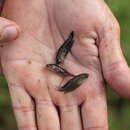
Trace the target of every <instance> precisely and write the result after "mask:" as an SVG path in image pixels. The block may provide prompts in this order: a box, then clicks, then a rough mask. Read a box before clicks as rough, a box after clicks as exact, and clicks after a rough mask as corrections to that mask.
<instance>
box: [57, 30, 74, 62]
mask: <svg viewBox="0 0 130 130" xmlns="http://www.w3.org/2000/svg"><path fill="white" fill-rule="evenodd" d="M73 38H74V32H71V33H70V35H69V37H68V38H67V40H65V41H64V43H63V45H62V46H61V47H60V48H59V50H58V52H57V55H56V64H60V63H62V62H63V61H64V59H65V57H66V56H67V54H68V53H69V52H70V50H71V48H72V46H73V44H74V39H73Z"/></svg>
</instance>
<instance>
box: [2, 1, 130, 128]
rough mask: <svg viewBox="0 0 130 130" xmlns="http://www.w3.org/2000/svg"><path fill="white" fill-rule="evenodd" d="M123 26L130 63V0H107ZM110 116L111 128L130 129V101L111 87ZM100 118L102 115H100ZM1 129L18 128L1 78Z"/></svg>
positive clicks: (124, 50) (123, 47)
mask: <svg viewBox="0 0 130 130" xmlns="http://www.w3.org/2000/svg"><path fill="white" fill-rule="evenodd" d="M106 2H107V4H108V5H109V7H110V8H111V10H112V11H113V13H114V15H115V16H116V18H117V20H118V21H119V23H120V26H121V46H122V49H123V52H124V55H125V57H126V59H127V61H128V64H129V65H130V44H129V43H130V7H129V5H130V0H123V1H122V0H106ZM107 93H108V116H109V128H110V130H130V102H129V101H127V100H124V99H121V98H120V97H118V96H117V95H116V94H115V93H114V92H113V91H112V90H111V89H110V88H109V89H108V91H107ZM99 119H100V117H99ZM0 130H17V127H16V122H15V119H14V115H13V111H12V108H11V102H10V97H9V92H8V87H7V83H6V81H5V80H4V78H2V77H1V78H0Z"/></svg>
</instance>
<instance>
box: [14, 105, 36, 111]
mask: <svg viewBox="0 0 130 130" xmlns="http://www.w3.org/2000/svg"><path fill="white" fill-rule="evenodd" d="M13 109H14V110H15V111H22V112H31V111H34V108H33V107H32V106H22V107H19V106H14V107H13Z"/></svg>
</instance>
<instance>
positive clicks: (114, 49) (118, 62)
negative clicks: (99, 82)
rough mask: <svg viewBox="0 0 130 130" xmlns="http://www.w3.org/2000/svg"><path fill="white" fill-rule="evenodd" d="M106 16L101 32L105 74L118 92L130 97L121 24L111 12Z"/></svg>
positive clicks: (129, 74)
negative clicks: (122, 45)
mask: <svg viewBox="0 0 130 130" xmlns="http://www.w3.org/2000/svg"><path fill="white" fill-rule="evenodd" d="M106 17H107V18H105V21H104V23H105V25H104V24H102V27H101V28H102V29H100V33H99V35H100V36H99V37H100V38H99V40H100V41H99V42H100V43H99V54H100V58H101V62H102V68H103V74H104V77H105V79H106V80H107V82H108V83H109V84H110V86H111V87H112V88H113V89H114V90H115V91H116V92H117V93H118V94H120V95H121V96H122V97H125V98H129V99H130V78H129V77H130V69H129V67H128V65H127V63H126V61H125V58H124V56H123V54H122V51H121V47H120V29H119V25H118V23H117V22H116V20H115V18H114V17H113V16H112V14H111V13H110V12H109V16H106ZM106 21H107V22H106Z"/></svg>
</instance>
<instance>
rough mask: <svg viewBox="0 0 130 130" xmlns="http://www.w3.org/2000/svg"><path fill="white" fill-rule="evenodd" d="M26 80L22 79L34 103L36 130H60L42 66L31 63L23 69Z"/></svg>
mask: <svg viewBox="0 0 130 130" xmlns="http://www.w3.org/2000/svg"><path fill="white" fill-rule="evenodd" d="M24 71H25V72H26V74H25V75H28V80H25V79H24V84H25V87H26V89H27V90H28V91H29V92H30V94H31V96H32V97H33V98H34V100H35V103H36V116H37V124H38V130H60V123H59V117H58V113H57V110H56V108H55V106H54V104H53V103H52V101H51V97H50V95H49V92H48V87H47V82H46V77H45V75H44V74H45V72H44V69H43V65H40V64H39V63H35V62H32V63H31V64H30V65H29V66H28V65H27V66H26V67H25V68H24Z"/></svg>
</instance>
